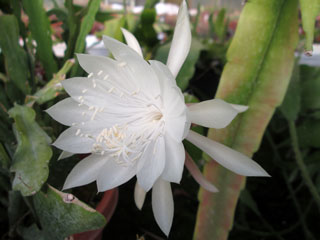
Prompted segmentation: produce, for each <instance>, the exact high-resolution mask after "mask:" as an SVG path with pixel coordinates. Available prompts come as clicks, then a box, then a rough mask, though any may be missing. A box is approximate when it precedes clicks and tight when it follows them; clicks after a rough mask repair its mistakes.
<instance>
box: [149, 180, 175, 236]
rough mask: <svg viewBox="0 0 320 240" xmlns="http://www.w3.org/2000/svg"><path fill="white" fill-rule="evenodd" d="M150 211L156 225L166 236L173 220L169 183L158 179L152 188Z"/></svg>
mask: <svg viewBox="0 0 320 240" xmlns="http://www.w3.org/2000/svg"><path fill="white" fill-rule="evenodd" d="M152 210H153V214H154V217H155V219H156V222H157V224H158V225H159V227H160V229H161V230H162V232H163V233H164V234H165V235H166V236H168V235H169V233H170V229H171V226H172V220H173V211H174V205H173V197H172V192H171V186H170V182H167V181H164V180H162V179H161V178H159V179H158V180H157V181H156V182H155V184H154V186H153V188H152Z"/></svg>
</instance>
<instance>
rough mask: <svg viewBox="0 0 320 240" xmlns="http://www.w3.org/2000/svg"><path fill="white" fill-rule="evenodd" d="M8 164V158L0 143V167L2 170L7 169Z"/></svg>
mask: <svg viewBox="0 0 320 240" xmlns="http://www.w3.org/2000/svg"><path fill="white" fill-rule="evenodd" d="M10 164H11V160H10V157H9V156H8V154H7V151H6V150H5V148H4V146H3V145H2V143H0V167H1V168H3V169H9V167H10Z"/></svg>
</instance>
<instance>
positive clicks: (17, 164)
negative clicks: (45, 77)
mask: <svg viewBox="0 0 320 240" xmlns="http://www.w3.org/2000/svg"><path fill="white" fill-rule="evenodd" d="M9 114H10V116H11V117H12V118H13V119H14V121H15V123H14V125H13V128H14V132H15V135H16V139H17V142H18V146H17V149H16V151H15V154H14V156H13V163H12V165H11V171H12V172H14V173H15V178H14V180H13V183H12V185H13V190H17V191H21V193H22V195H24V196H30V195H33V194H35V193H36V192H38V191H39V190H40V189H41V187H42V185H43V184H44V183H45V181H46V180H47V178H48V175H49V168H48V164H49V161H50V158H51V156H52V150H51V147H50V146H49V144H50V143H51V139H50V138H49V136H48V135H47V134H46V133H45V132H44V131H43V130H42V129H41V127H40V126H39V125H38V124H37V123H36V122H35V112H34V110H33V109H31V108H29V107H24V106H20V105H15V107H14V108H12V109H10V111H9Z"/></svg>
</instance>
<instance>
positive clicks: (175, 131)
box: [165, 116, 187, 142]
mask: <svg viewBox="0 0 320 240" xmlns="http://www.w3.org/2000/svg"><path fill="white" fill-rule="evenodd" d="M165 122H166V125H165V129H166V134H169V135H170V136H171V137H172V138H173V139H175V140H176V141H177V142H181V141H182V140H183V139H184V133H185V124H186V122H187V118H186V116H181V117H177V118H167V117H165Z"/></svg>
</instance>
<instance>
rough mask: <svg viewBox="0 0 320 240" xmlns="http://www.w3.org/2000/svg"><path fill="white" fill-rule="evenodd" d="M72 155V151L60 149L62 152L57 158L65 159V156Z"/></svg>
mask: <svg viewBox="0 0 320 240" xmlns="http://www.w3.org/2000/svg"><path fill="white" fill-rule="evenodd" d="M73 155H74V153H71V152H66V151H62V153H61V154H60V156H59V158H58V160H62V159H65V158H68V157H71V156H73Z"/></svg>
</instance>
